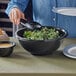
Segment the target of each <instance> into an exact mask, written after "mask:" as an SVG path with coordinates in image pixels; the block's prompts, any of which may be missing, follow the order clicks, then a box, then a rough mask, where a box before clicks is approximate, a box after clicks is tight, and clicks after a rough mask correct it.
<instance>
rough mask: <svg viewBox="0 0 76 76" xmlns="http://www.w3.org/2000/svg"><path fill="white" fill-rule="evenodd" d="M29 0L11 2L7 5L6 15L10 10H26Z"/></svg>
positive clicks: (13, 0)
mask: <svg viewBox="0 0 76 76" xmlns="http://www.w3.org/2000/svg"><path fill="white" fill-rule="evenodd" d="M28 2H29V0H11V1H10V2H9V3H8V6H7V9H6V10H5V12H6V14H8V15H9V13H10V11H11V9H12V8H15V7H16V8H19V9H20V10H21V11H22V12H23V11H24V10H25V9H26V7H27V5H28Z"/></svg>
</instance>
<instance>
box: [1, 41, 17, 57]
mask: <svg viewBox="0 0 76 76" xmlns="http://www.w3.org/2000/svg"><path fill="white" fill-rule="evenodd" d="M15 45H16V44H15V43H14V42H11V41H2V42H0V56H1V57H8V56H10V55H11V54H12V52H13V48H14V47H15Z"/></svg>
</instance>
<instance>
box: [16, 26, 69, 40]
mask: <svg viewBox="0 0 76 76" xmlns="http://www.w3.org/2000/svg"><path fill="white" fill-rule="evenodd" d="M42 27H50V28H55V29H56V30H60V31H62V32H64V35H63V36H61V37H58V38H55V39H48V40H29V39H27V38H23V37H21V36H19V35H18V32H19V31H21V30H24V29H27V28H20V29H18V30H17V31H16V37H17V38H18V39H19V40H22V41H53V40H61V39H63V38H65V37H66V36H67V35H68V32H67V31H66V30H64V29H62V28H59V27H52V26H42ZM29 30H30V29H29Z"/></svg>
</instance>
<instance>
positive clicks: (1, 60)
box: [0, 38, 76, 74]
mask: <svg viewBox="0 0 76 76" xmlns="http://www.w3.org/2000/svg"><path fill="white" fill-rule="evenodd" d="M11 41H14V42H16V47H15V48H14V51H13V53H12V55H11V56H10V57H0V73H50V74H75V73H76V60H75V59H71V58H68V57H66V56H64V55H63V53H62V51H63V49H64V48H65V47H66V46H67V45H69V44H76V39H64V41H63V42H62V44H61V46H60V48H59V49H58V51H56V52H54V53H53V54H52V55H48V56H33V55H31V54H30V53H29V52H27V51H26V50H24V49H23V48H22V47H21V45H20V44H19V42H18V40H17V39H14V38H11Z"/></svg>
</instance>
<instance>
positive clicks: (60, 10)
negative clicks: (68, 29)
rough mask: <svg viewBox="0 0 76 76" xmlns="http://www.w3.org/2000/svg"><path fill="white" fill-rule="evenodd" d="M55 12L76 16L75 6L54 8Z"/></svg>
mask: <svg viewBox="0 0 76 76" xmlns="http://www.w3.org/2000/svg"><path fill="white" fill-rule="evenodd" d="M53 12H55V13H58V14H62V15H67V16H76V8H75V7H57V8H54V9H53Z"/></svg>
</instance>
